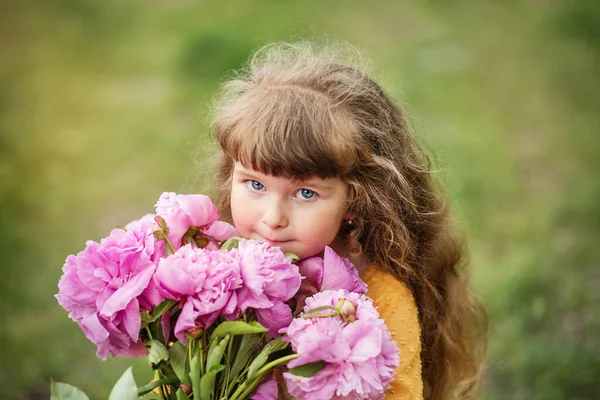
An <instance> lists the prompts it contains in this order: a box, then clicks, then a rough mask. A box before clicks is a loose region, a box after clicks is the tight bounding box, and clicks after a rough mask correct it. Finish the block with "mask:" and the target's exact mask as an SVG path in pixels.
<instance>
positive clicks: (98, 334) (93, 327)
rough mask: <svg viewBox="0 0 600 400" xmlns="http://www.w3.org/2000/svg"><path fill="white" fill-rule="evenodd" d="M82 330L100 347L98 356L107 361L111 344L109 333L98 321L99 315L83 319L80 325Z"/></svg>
mask: <svg viewBox="0 0 600 400" xmlns="http://www.w3.org/2000/svg"><path fill="white" fill-rule="evenodd" d="M79 326H81V330H83V333H84V334H85V337H87V338H88V339H89V340H90V341H91V342H92V343H94V344H95V345H97V346H98V351H97V352H96V355H97V356H98V357H99V358H101V359H103V360H106V357H107V356H108V350H109V344H108V336H109V335H108V331H107V330H106V329H105V328H104V326H102V324H101V323H100V321H99V320H98V315H96V314H91V315H89V316H87V317H86V318H84V319H82V320H81V322H80V323H79Z"/></svg>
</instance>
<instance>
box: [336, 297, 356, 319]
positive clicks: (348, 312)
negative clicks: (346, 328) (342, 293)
mask: <svg viewBox="0 0 600 400" xmlns="http://www.w3.org/2000/svg"><path fill="white" fill-rule="evenodd" d="M338 304H339V305H338V307H337V310H338V311H339V313H340V316H341V317H342V319H343V320H344V321H346V322H354V321H356V306H355V305H354V303H352V302H351V301H349V300H346V299H340V301H339V302H338Z"/></svg>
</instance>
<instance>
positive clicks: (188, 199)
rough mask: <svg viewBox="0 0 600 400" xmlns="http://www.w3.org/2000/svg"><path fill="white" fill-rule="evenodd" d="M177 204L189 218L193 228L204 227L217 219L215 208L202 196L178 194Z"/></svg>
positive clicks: (217, 214)
mask: <svg viewBox="0 0 600 400" xmlns="http://www.w3.org/2000/svg"><path fill="white" fill-rule="evenodd" d="M177 202H178V203H179V205H180V207H181V209H182V210H184V211H185V213H186V214H187V215H189V217H190V221H191V223H192V225H193V226H206V225H209V224H212V223H213V222H215V221H216V220H217V219H218V218H219V212H218V211H217V207H216V206H215V205H214V204H213V202H212V201H211V200H210V197H208V196H205V195H203V194H180V195H178V196H177Z"/></svg>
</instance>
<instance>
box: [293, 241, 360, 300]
mask: <svg viewBox="0 0 600 400" xmlns="http://www.w3.org/2000/svg"><path fill="white" fill-rule="evenodd" d="M298 267H299V268H300V273H301V274H302V276H304V277H305V278H304V279H303V280H302V286H300V293H301V294H305V295H311V294H315V293H317V292H321V291H323V290H338V289H344V290H347V291H349V292H354V293H360V294H364V293H366V292H367V285H366V284H365V283H364V282H363V281H362V279H360V276H359V275H358V272H357V271H356V268H354V266H353V265H352V263H351V262H350V261H349V260H348V259H347V258H343V257H340V256H339V255H338V254H337V253H336V252H335V251H333V249H331V247H325V252H324V254H323V258H321V257H310V258H306V259H304V260H302V261H300V262H299V263H298Z"/></svg>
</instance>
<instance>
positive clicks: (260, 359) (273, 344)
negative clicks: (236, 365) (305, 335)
mask: <svg viewBox="0 0 600 400" xmlns="http://www.w3.org/2000/svg"><path fill="white" fill-rule="evenodd" d="M281 343H282V342H281V339H275V340H271V341H270V342H268V343H267V344H266V345H265V347H263V348H262V350H261V351H260V353H258V356H256V358H255V359H254V360H252V363H251V364H250V367H249V368H248V380H250V379H252V378H253V377H254V374H256V372H257V371H258V370H259V369H260V368H261V367H262V366H263V365H264V364H265V363H266V362H267V359H268V358H269V354H271V353H272V352H273V351H275V350H279V346H281ZM285 345H286V346H287V343H285Z"/></svg>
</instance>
